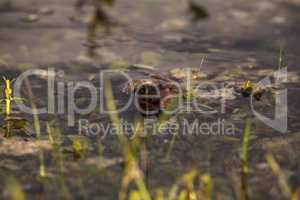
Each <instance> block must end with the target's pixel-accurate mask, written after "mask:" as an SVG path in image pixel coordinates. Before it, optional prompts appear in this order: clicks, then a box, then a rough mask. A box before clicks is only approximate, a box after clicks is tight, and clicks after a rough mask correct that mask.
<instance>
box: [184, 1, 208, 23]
mask: <svg viewBox="0 0 300 200" xmlns="http://www.w3.org/2000/svg"><path fill="white" fill-rule="evenodd" d="M189 12H190V14H191V15H192V21H193V22H197V21H199V20H202V19H206V18H207V17H209V14H208V12H207V10H206V9H205V8H204V7H203V6H201V5H199V4H197V3H195V2H193V1H190V2H189Z"/></svg>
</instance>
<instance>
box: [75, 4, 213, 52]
mask: <svg viewBox="0 0 300 200" xmlns="http://www.w3.org/2000/svg"><path fill="white" fill-rule="evenodd" d="M86 3H87V2H86V0H77V2H76V4H75V8H76V10H77V11H78V13H80V12H82V7H83V6H84V5H85V4H86ZM92 3H93V15H92V17H91V20H90V22H89V23H88V33H87V46H88V49H87V55H88V56H89V57H94V56H96V55H95V50H96V49H97V48H98V45H97V43H96V40H97V39H99V38H98V37H100V36H99V35H97V30H98V28H102V29H103V30H104V33H105V34H106V35H109V34H111V28H112V27H113V26H114V25H115V22H114V20H113V19H112V17H111V16H110V15H109V14H108V13H107V9H110V8H112V6H114V4H115V0H94V1H92ZM155 3H157V2H153V4H155ZM186 3H187V5H188V6H187V12H188V14H189V15H190V16H191V22H193V23H195V22H198V21H199V20H203V19H206V18H208V17H209V14H208V12H207V10H206V9H205V8H204V7H203V6H201V5H199V4H198V3H195V2H194V1H192V0H187V1H186ZM141 15H143V13H142V14H141ZM145 16H146V15H145ZM145 16H140V17H141V18H143V17H144V18H145ZM130 25H132V24H130ZM133 26H134V24H133ZM100 39H101V38H100Z"/></svg>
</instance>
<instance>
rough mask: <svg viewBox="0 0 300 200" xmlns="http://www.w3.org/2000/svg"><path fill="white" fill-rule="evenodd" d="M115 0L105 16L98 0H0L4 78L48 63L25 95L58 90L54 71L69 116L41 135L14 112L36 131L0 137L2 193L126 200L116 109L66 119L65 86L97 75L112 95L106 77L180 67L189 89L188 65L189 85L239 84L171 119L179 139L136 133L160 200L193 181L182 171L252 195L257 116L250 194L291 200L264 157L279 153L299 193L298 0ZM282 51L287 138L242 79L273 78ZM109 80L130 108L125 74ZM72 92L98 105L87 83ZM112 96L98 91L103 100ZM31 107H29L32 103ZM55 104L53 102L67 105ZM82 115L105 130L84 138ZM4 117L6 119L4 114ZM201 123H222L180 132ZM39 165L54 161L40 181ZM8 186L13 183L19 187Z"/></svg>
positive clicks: (52, 120)
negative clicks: (247, 132)
mask: <svg viewBox="0 0 300 200" xmlns="http://www.w3.org/2000/svg"><path fill="white" fill-rule="evenodd" d="M104 2H106V1H104ZM107 2H114V3H104V4H101V5H100V6H101V7H99V10H98V11H97V10H96V11H95V8H94V7H93V3H92V1H77V2H75V1H71V0H53V1H37V0H28V1H26V2H24V1H21V0H5V1H3V2H1V3H0V43H1V46H0V67H1V68H0V74H1V75H2V76H5V77H7V78H17V77H18V75H20V74H21V73H22V72H24V71H26V70H28V69H37V68H38V69H41V71H40V72H41V76H39V77H37V78H34V79H32V80H31V79H30V81H31V82H30V83H31V88H32V90H33V97H32V98H30V95H28V91H27V89H28V88H27V89H26V88H23V90H24V91H25V94H24V95H25V96H26V99H27V100H28V99H33V100H34V102H35V103H36V104H37V105H38V106H46V105H47V103H49V98H50V99H51V95H52V94H50V95H49V96H48V93H47V92H49V91H47V89H46V88H48V86H47V85H48V83H49V82H47V79H48V78H49V77H50V76H51V73H47V68H53V69H54V70H55V71H56V72H57V74H56V75H57V76H56V78H55V81H54V85H55V91H54V93H53V96H54V97H57V98H61V99H56V100H57V102H61V103H62V102H63V103H64V104H63V103H62V105H64V109H65V110H64V111H65V112H62V113H57V112H55V114H42V115H40V116H39V120H40V123H39V125H40V129H41V138H39V137H37V136H36V134H37V133H36V130H37V129H36V128H37V127H36V123H35V122H34V120H35V119H34V117H33V116H32V115H30V114H26V113H22V112H20V111H18V108H16V106H15V105H13V109H15V110H16V114H15V115H17V116H18V117H23V118H25V119H26V120H28V122H29V123H28V127H27V129H28V130H26V131H27V133H29V134H28V135H29V136H28V135H24V134H23V133H21V132H20V131H16V133H14V134H13V136H12V137H11V138H4V137H2V136H1V138H0V174H1V177H3V178H1V180H0V195H1V199H9V198H10V197H9V196H10V195H11V193H15V191H17V190H18V189H16V188H18V187H17V186H18V185H20V186H21V189H22V190H23V191H24V192H25V195H26V196H27V197H28V199H55V198H57V199H117V198H118V196H120V191H122V189H124V188H123V187H124V185H123V184H125V183H124V177H126V174H125V172H126V170H124V168H125V169H126V166H125V164H124V163H126V161H124V160H126V159H125V158H124V157H122V153H121V152H122V149H123V148H124V147H123V146H122V145H120V141H119V140H118V139H117V138H118V137H117V136H116V135H110V134H107V133H106V134H107V135H105V136H106V137H103V136H104V134H105V128H107V126H109V124H110V121H111V120H110V118H109V117H110V116H109V115H108V114H103V113H100V112H99V110H100V109H101V108H100V106H97V108H96V109H94V110H93V111H92V112H89V113H88V114H84V115H78V114H76V115H74V116H75V117H74V119H73V120H74V123H75V124H74V125H70V124H68V123H69V122H70V113H69V115H68V114H67V111H68V108H69V107H68V106H70V99H68V97H69V96H68V95H69V94H68V93H67V92H68V91H69V90H68V89H70V88H68V87H71V85H70V86H69V85H68V83H75V82H78V81H88V82H89V83H91V84H92V85H93V86H94V87H95V89H96V90H97V91H99V92H100V91H104V90H105V86H104V85H103V83H102V81H103V80H102V79H101V78H99V73H100V72H101V71H103V70H107V69H117V70H118V71H119V72H120V71H122V72H124V73H126V74H127V75H129V76H130V77H131V78H133V79H144V78H153V77H158V76H159V77H160V78H159V79H160V80H162V79H163V78H168V77H170V76H171V75H170V74H172V73H173V74H172V75H173V76H178V77H179V78H178V79H179V80H180V83H181V84H184V80H185V78H186V77H185V75H184V73H185V70H183V69H190V68H192V69H193V70H194V71H192V75H194V76H195V78H194V79H193V80H192V84H198V83H199V82H200V83H202V82H203V83H206V84H214V85H216V86H217V87H218V89H222V86H224V84H225V85H229V86H232V87H229V89H228V91H229V92H228V96H226V98H225V101H226V104H225V105H226V108H225V110H222V109H224V108H222V107H221V105H222V103H224V102H222V98H221V96H217V97H213V98H211V97H212V96H208V97H207V96H205V95H212V94H210V93H209V94H202V93H201V92H200V100H199V101H200V103H201V104H202V105H206V107H205V109H208V108H216V109H218V112H217V113H214V114H209V115H206V114H205V115H204V114H201V113H194V112H192V113H188V114H187V113H183V114H182V113H181V114H179V115H177V116H176V117H174V116H172V117H171V119H169V122H170V123H173V122H174V123H175V122H176V123H177V124H180V128H179V130H180V131H179V132H180V133H179V135H176V136H174V135H172V134H158V135H151V136H144V137H138V138H139V139H137V140H135V139H134V138H133V139H131V140H130V143H132V144H131V148H132V149H133V150H135V151H136V152H139V153H136V154H138V155H136V157H137V160H138V163H139V164H138V165H139V166H140V168H141V171H142V172H143V175H144V180H145V184H146V186H147V188H148V189H149V192H150V193H151V195H152V196H155V194H156V192H157V191H158V190H162V191H163V192H164V194H165V195H166V194H168V193H169V192H170V191H172V188H173V189H174V185H175V186H178V187H179V188H181V189H183V188H185V187H188V186H185V181H182V180H183V178H182V177H183V175H185V174H186V173H187V172H189V171H190V170H196V171H197V172H198V173H199V176H201V175H203V174H205V173H208V174H209V175H210V176H211V177H212V180H213V192H212V193H213V197H212V198H213V199H241V198H242V197H244V198H245V195H243V193H242V192H241V188H243V187H241V185H243V184H242V183H241V180H240V173H241V166H240V149H241V146H242V140H243V139H242V136H243V129H244V127H245V121H246V119H247V118H251V119H252V126H251V136H250V142H249V155H248V162H249V175H248V180H247V185H248V189H247V193H249V194H248V195H249V199H269V198H274V199H283V198H286V199H288V197H287V196H288V195H287V193H289V192H287V191H286V190H285V189H286V187H285V186H282V177H281V176H280V175H279V176H278V174H277V175H276V173H275V175H274V170H272V166H271V167H270V166H269V165H268V164H269V162H267V161H268V159H266V154H267V153H272V155H274V157H275V159H276V160H277V162H278V163H279V166H280V167H281V170H280V172H282V174H284V178H283V179H286V182H287V183H288V185H289V189H290V190H291V191H290V193H292V192H294V191H296V189H297V188H298V186H299V184H300V179H299V161H298V160H299V155H300V152H299V150H300V149H299V147H298V146H299V142H300V140H299V139H300V137H299V128H300V123H299V120H298V119H299V116H300V115H299V114H300V113H299V112H300V109H299V99H298V93H299V68H298V63H299V61H300V58H299V56H298V55H299V53H300V47H299V46H298V43H299V42H300V38H299V34H300V29H299V28H298V24H299V23H298V22H300V2H299V1H297V0H288V1H283V0H273V1H267V0H254V1H251V2H250V1H249V2H246V1H244V0H230V1H221V0H202V1H188V0H178V1H176V2H175V1H174V0H116V1H107ZM81 4H82V5H81ZM75 5H77V6H79V7H77V8H76V7H75ZM95 14H96V15H97V16H98V18H94V21H95V24H93V23H91V21H90V19H93V16H94V17H95ZM280 49H281V50H283V61H282V65H283V66H286V65H287V66H288V77H287V79H288V80H287V81H286V83H285V84H284V87H285V88H287V99H288V117H287V121H288V123H287V125H288V131H287V133H280V131H276V130H274V129H272V128H270V127H269V126H267V125H266V124H264V123H263V122H262V121H261V120H259V119H258V118H256V117H254V115H253V112H252V110H251V107H250V101H249V98H244V97H242V96H241V95H240V94H238V93H237V92H236V89H237V88H239V86H240V85H241V83H243V82H244V81H245V80H248V79H250V80H252V81H253V82H258V81H260V80H262V79H263V78H264V77H267V76H270V75H273V73H274V71H276V70H277V69H278V63H279V58H280V56H279V55H280ZM204 58H205V60H204V61H203V59H204ZM134 64H139V65H134ZM149 66H151V68H150V69H149ZM174 70H175V71H174ZM111 80H112V88H113V94H114V97H115V102H116V105H117V107H122V106H124V104H126V101H127V100H128V98H129V97H128V96H127V95H126V94H125V93H124V91H123V89H124V86H126V79H125V78H124V77H123V76H121V75H120V74H119V75H115V76H113V77H112V79H111ZM164 81H165V80H164ZM59 84H60V86H61V90H59V89H58V88H59V87H60V86H59ZM63 84H64V85H63ZM3 85H4V83H3ZM3 87H4V86H3ZM206 92H207V91H206ZM226 94H227V93H226ZM74 95H75V97H76V98H75V99H74V102H75V103H76V105H80V106H83V107H84V106H85V105H87V104H89V103H90V102H89V101H90V98H91V96H90V94H89V93H88V92H87V91H85V90H78V91H77V93H76V94H74ZM97 95H99V96H101V94H98V93H97ZM201 95H202V96H201ZM53 96H52V97H53ZM232 96H233V97H232ZM266 96H267V95H266ZM271 96H272V95H271ZM270 99H271V100H270ZM270 99H268V98H265V97H264V99H263V100H261V101H256V102H255V103H254V107H255V109H256V110H257V111H259V112H263V113H264V114H266V115H267V116H269V117H272V116H273V115H274V108H273V107H274V105H273V103H274V99H272V98H271V97H270ZM110 100H111V99H110ZM110 100H109V99H101V97H100V98H99V99H98V102H97V103H99V104H101V102H102V103H103V102H106V103H107V102H109V101H110ZM269 100H270V101H269ZM57 102H56V103H57ZM25 103H27V104H28V105H30V103H29V102H28V101H27V102H26V101H25ZM56 103H55V109H58V107H56V106H58V105H57V104H56ZM203 109H204V108H203ZM221 110H222V112H221ZM71 114H72V113H71ZM120 117H121V119H122V120H124V121H125V122H129V123H133V122H136V121H139V120H143V121H145V119H147V117H145V116H143V115H141V114H140V113H139V112H138V111H137V110H136V109H135V108H134V106H133V105H131V106H130V107H129V108H128V109H127V110H126V111H125V112H122V113H121V115H120ZM80 119H81V120H86V121H87V123H88V124H87V126H89V128H91V129H93V127H92V126H94V128H97V126H96V125H95V124H98V126H99V124H101V125H103V126H104V127H102V129H101V131H100V132H101V134H100V135H93V134H88V135H84V134H83V135H81V136H78V134H79V129H80V126H81V125H82V124H81V125H80ZM151 119H156V118H155V117H153V116H151V117H150V119H147V120H151ZM1 120H2V121H4V117H1ZM195 120H196V123H200V124H201V123H202V124H204V123H205V124H206V125H207V126H209V127H210V126H213V128H212V129H210V130H208V131H207V127H206V129H205V130H206V131H205V133H204V134H202V133H201V134H198V135H193V134H191V135H185V134H182V133H184V128H185V123H193V122H195ZM71 121H72V119H71ZM86 121H84V122H86ZM198 125H199V124H198ZM229 125H234V129H235V131H234V132H233V133H231V132H230V133H229V132H224V130H228V127H229ZM98 128H99V127H98ZM144 128H145V127H144ZM220 131H221V132H222V131H223V132H222V134H220ZM217 132H218V133H217ZM47 133H48V134H47ZM49 133H50V134H49ZM51 133H52V135H51ZM74 138H80V140H82V141H84V142H83V143H84V144H86V146H87V147H86V148H85V150H84V151H85V153H84V156H83V157H82V158H81V159H74V156H73V154H72V151H74V148H75V149H76V146H75V147H74V143H72V141H74V140H77V139H74ZM38 141H39V142H38ZM137 146H138V147H137ZM72 148H73V149H72ZM78 148H79V147H78ZM73 153H74V152H73ZM267 155H270V154H267ZM267 158H270V157H267ZM41 160H42V161H43V165H41V162H42V161H41ZM269 160H270V159H269ZM41 166H44V167H45V173H46V175H45V177H40V176H41V170H42V171H43V169H41ZM124 166H125V167H124ZM42 168H43V167H42ZM124 171H125V172H124ZM275 171H276V170H275ZM272 172H273V173H272ZM127 176H129V175H128V174H127ZM186 177H187V176H186ZM197 177H198V176H197ZM122 180H123V182H122V183H123V184H121V181H122ZM184 180H185V179H184ZM201 180H202V179H201ZM201 180H200V181H199V180H198V179H197V180H195V181H194V182H195V187H197V188H198V187H200V188H201V187H202V188H203V187H204V188H205V186H203V183H201ZM125 182H126V181H125ZM266 183H268V184H266ZM125 185H126V184H125ZM187 185H188V184H187ZM193 187H194V185H193ZM8 188H15V190H13V192H11V191H10V190H9V189H8ZM128 188H129V189H128ZM128 188H127V189H128V191H132V190H133V189H134V188H135V186H134V185H130V184H129V186H128ZM178 190H179V189H178ZM128 193H130V192H128ZM170 193H171V192H170ZM175 193H176V191H175ZM176 194H177V193H176ZM201 197H203V196H201ZM165 198H166V197H165ZM15 199H18V197H16V198H15ZM19 199H22V198H19ZM154 199H155V198H154ZM176 199H178V198H176ZM184 199H185V198H184ZM188 199H193V198H191V196H189V198H188ZM200 199H201V198H200Z"/></svg>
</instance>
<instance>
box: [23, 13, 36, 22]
mask: <svg viewBox="0 0 300 200" xmlns="http://www.w3.org/2000/svg"><path fill="white" fill-rule="evenodd" d="M39 20H40V16H39V15H38V14H30V15H27V16H25V17H23V18H22V21H23V22H26V23H33V22H37V21H39Z"/></svg>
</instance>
